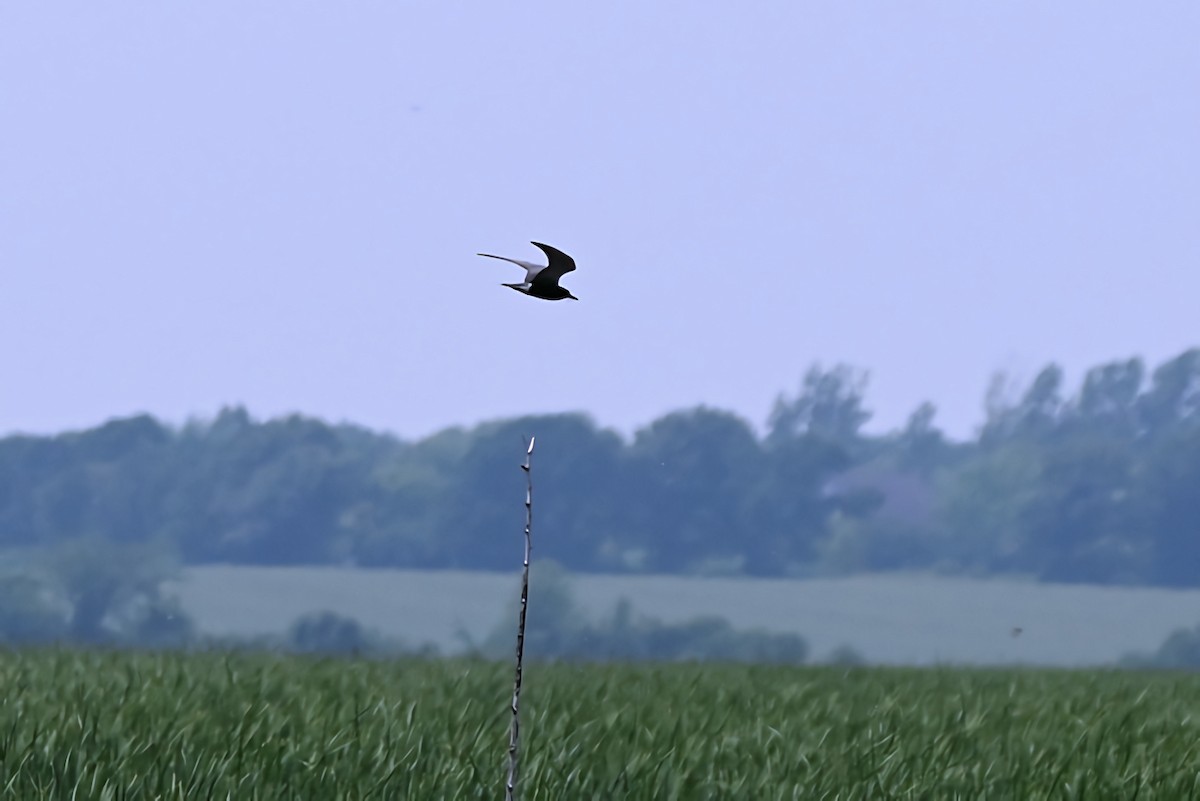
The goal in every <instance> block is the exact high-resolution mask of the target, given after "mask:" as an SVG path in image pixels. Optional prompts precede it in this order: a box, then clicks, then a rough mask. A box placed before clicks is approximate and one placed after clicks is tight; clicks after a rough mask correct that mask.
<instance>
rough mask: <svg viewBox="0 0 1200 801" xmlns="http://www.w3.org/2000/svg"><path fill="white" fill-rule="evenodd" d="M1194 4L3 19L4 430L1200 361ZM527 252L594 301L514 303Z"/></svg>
mask: <svg viewBox="0 0 1200 801" xmlns="http://www.w3.org/2000/svg"><path fill="white" fill-rule="evenodd" d="M1198 41H1200V4H1197V3H1194V2H1178V3H1139V4H1130V3H1107V2H1056V3H1045V2H1005V3H966V2H942V3H928V2H905V3H862V2H836V3H834V2H829V3H819V4H818V3H801V2H783V1H780V2H771V3H737V4H735V3H723V2H722V3H714V2H687V3H683V2H673V3H666V2H664V3H644V2H618V3H605V4H592V5H589V6H586V7H585V6H582V5H580V4H570V3H561V2H527V3H522V4H490V3H489V4H485V3H433V2H428V3H400V2H356V3H353V4H343V3H315V2H303V3H292V2H289V3H283V2H275V3H247V2H226V1H225V0H219V1H218V0H206V2H204V3H192V4H186V5H185V4H178V3H173V4H167V3H94V2H86V3H84V2H69V3H6V4H4V5H3V6H0V339H2V341H3V343H4V345H3V348H0V376H2V377H3V378H2V379H0V380H2V382H3V383H2V384H0V432H9V431H16V430H22V431H36V432H46V431H56V430H61V429H63V428H68V427H80V426H86V425H92V424H95V423H98V422H100V421H102V420H104V419H106V418H108V417H111V416H114V415H126V414H130V413H134V412H138V411H148V412H152V413H154V414H156V415H159V416H162V417H164V418H166V419H168V420H171V421H175V422H180V421H183V420H184V419H186V418H187V417H188V416H190V415H200V416H209V415H211V414H213V413H214V412H215V411H216V410H217V409H218V408H219V407H220V406H221V405H222V404H232V403H244V404H246V405H247V406H248V407H249V408H250V410H251V411H252V412H253V413H254V414H256V415H260V416H271V415H276V414H280V413H285V412H289V411H301V412H304V413H307V414H313V415H318V416H321V417H325V418H327V419H331V420H351V421H354V422H358V423H362V424H365V425H368V426H371V427H375V428H382V429H387V430H391V431H394V432H397V433H399V434H401V435H404V436H419V435H423V434H426V433H429V432H432V431H434V430H436V429H438V428H440V427H442V426H445V425H449V424H453V423H472V422H476V421H479V420H483V419H489V418H494V417H498V416H507V415H513V414H518V413H522V412H527V411H528V412H534V411H536V412H542V411H563V410H576V409H581V410H587V411H589V412H591V413H592V414H593V415H594V416H595V417H596V419H597V420H598V421H599V422H600V423H602V424H605V425H613V426H616V427H618V428H621V429H622V430H626V431H628V430H631V429H633V428H635V427H637V426H638V425H641V424H644V423H646V422H649V421H650V420H651V419H653V418H654V417H656V416H657V415H659V414H662V413H663V412H665V411H668V410H671V409H676V408H681V407H687V406H693V405H696V404H700V403H705V404H709V405H714V406H718V407H722V408H727V409H732V410H734V411H737V412H739V413H741V414H743V415H744V416H746V417H747V418H748V419H750V420H752V421H753V422H755V423H756V424H761V423H762V421H763V419H764V418H765V416H766V413H767V411H768V410H769V407H770V405H771V402H772V400H773V398H774V397H775V396H776V395H777V394H778V393H779V392H780V391H782V390H791V389H793V388H794V387H795V386H796V384H797V382H798V380H799V377H800V375H801V373H802V372H803V370H804V369H805V368H806V366H807V365H809V364H810V363H811V362H814V361H817V360H820V361H822V362H824V363H826V364H830V363H833V362H837V361H846V362H849V363H852V364H854V365H857V366H860V367H864V368H867V369H869V370H870V372H871V375H872V380H871V388H870V391H869V398H868V400H869V405H870V406H871V407H872V408H874V409H875V410H876V412H877V419H876V421H875V423H873V427H874V428H875V429H877V430H878V429H880V428H887V427H891V426H895V425H899V424H900V423H901V422H902V421H903V419H904V418H905V417H906V415H907V414H908V412H909V411H911V409H912V408H913V407H915V406H916V405H917V404H918V403H919V402H921V401H922V400H925V399H930V400H933V401H934V402H935V403H936V404H937V405H938V406H939V409H940V419H941V421H942V423H943V424H944V425H945V426H947V427H948V428H949V429H950V430H951V431H952V432H955V433H956V434H960V435H961V434H965V433H967V432H969V431H970V430H971V428H972V427H973V426H974V425H976V424H977V423H978V422H979V421H980V419H981V409H982V397H983V392H984V389H985V387H986V384H987V380H988V376H989V375H990V374H991V373H992V372H993V371H995V370H997V369H1007V370H1012V371H1015V372H1016V373H1017V374H1018V375H1021V376H1025V377H1029V376H1031V375H1032V374H1033V372H1035V371H1036V370H1037V369H1038V368H1039V367H1040V366H1041V365H1043V364H1044V363H1045V362H1047V361H1050V360H1055V361H1058V362H1060V363H1062V364H1063V365H1064V366H1065V367H1066V368H1067V371H1068V377H1069V380H1070V381H1071V382H1072V384H1074V382H1075V381H1077V380H1078V378H1079V375H1080V372H1081V371H1082V369H1084V368H1086V367H1088V366H1091V365H1093V364H1095V363H1097V362H1100V361H1103V360H1108V359H1112V358H1118V357H1126V356H1129V355H1134V354H1137V355H1142V356H1144V357H1147V358H1148V359H1149V360H1150V361H1151V362H1157V361H1160V360H1162V359H1163V358H1166V357H1168V356H1172V355H1174V354H1176V353H1178V352H1179V351H1181V350H1183V349H1184V348H1186V347H1189V346H1192V345H1197V344H1200V313H1198V310H1200V145H1198V144H1197V143H1200V55H1198V50H1197V42H1198ZM531 239H536V240H539V241H544V242H549V243H551V244H554V245H557V246H558V247H560V248H562V249H563V250H565V251H567V252H568V253H571V254H572V255H574V256H575V258H576V260H577V261H578V263H579V270H578V271H577V272H576V273H573V274H572V275H570V276H568V279H569V280H565V281H564V284H565V285H566V286H568V287H569V288H570V289H571V290H572V291H573V292H574V293H575V294H576V295H578V296H580V298H582V300H581V301H580V302H578V303H572V302H564V303H557V304H551V303H545V302H541V301H536V300H531V299H529V298H526V297H522V296H520V295H518V294H517V293H515V292H512V291H510V290H508V289H504V288H503V287H501V286H500V285H499V284H500V282H502V281H513V280H517V279H518V278H519V277H520V273H519V271H518V270H517V268H515V267H511V266H510V265H505V264H503V263H502V262H495V261H491V260H486V259H480V258H477V257H476V256H475V255H474V254H475V253H476V252H477V251H486V252H491V253H499V254H502V255H509V256H514V257H517V258H531V257H535V256H537V255H538V254H537V252H536V251H535V250H534V249H533V248H532V247H531V246H530V245H528V241H529V240H531Z"/></svg>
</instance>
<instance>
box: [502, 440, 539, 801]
mask: <svg viewBox="0 0 1200 801" xmlns="http://www.w3.org/2000/svg"><path fill="white" fill-rule="evenodd" d="M533 441H534V438H533V437H530V438H529V447H528V448H526V449H525V463H524V464H522V465H521V469H522V470H524V471H525V561H524V562H523V567H524V569H523V570H522V572H521V611H520V613H519V616H518V618H517V673H516V677H515V678H514V679H513V697H512V728H511V729H510V730H509V733H508V782H507V783H506V784H505V786H504V799H505V801H515V800H516V797H517V772H518V771H517V769H518V762H519V756H520V753H519V751H520V745H521V713H520V708H521V672H522V670H523V668H524V661H525V610H526V608H527V607H528V606H529V552H530V551H532V550H533V536H532V532H533V472H532V471H531V470H530V467H531V464H530V459H531V457H532V456H533Z"/></svg>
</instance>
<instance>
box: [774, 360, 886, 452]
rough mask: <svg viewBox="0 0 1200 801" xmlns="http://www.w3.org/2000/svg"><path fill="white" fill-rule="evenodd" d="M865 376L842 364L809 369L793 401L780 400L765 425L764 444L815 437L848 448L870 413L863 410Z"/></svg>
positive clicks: (787, 399)
mask: <svg viewBox="0 0 1200 801" xmlns="http://www.w3.org/2000/svg"><path fill="white" fill-rule="evenodd" d="M867 380H868V375H867V373H866V371H863V370H856V369H854V368H852V367H850V366H848V365H845V364H838V365H835V366H834V367H832V368H830V369H828V370H825V369H823V368H822V367H821V366H820V365H819V364H817V365H813V366H812V367H810V368H809V369H808V371H807V372H806V373H805V374H804V379H803V381H802V382H801V385H800V391H799V393H797V395H796V396H795V397H794V398H790V399H789V398H786V397H785V396H782V395H781V396H780V397H779V398H778V399H776V401H775V406H774V408H773V409H772V410H771V415H770V418H769V419H768V421H767V428H768V431H769V433H768V440H769V441H770V442H771V443H772V444H776V443H778V442H780V441H782V440H788V439H794V438H797V437H805V436H817V437H822V438H825V439H829V440H832V441H834V442H837V443H840V444H842V445H848V444H851V443H853V442H855V441H856V440H857V439H858V436H859V431H860V430H861V429H862V426H863V424H864V423H866V422H867V421H868V420H870V419H871V413H870V412H869V411H867V410H866V409H865V408H864V407H863V394H864V392H865V391H866V387H867Z"/></svg>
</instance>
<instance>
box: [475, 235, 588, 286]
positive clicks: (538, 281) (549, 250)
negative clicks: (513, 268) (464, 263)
mask: <svg viewBox="0 0 1200 801" xmlns="http://www.w3.org/2000/svg"><path fill="white" fill-rule="evenodd" d="M531 244H533V245H535V246H537V247H538V248H541V250H542V252H543V253H545V254H546V259H547V260H548V263H547V264H546V265H545V266H543V265H541V264H532V263H530V262H527V261H520V260H519V259H510V258H508V257H507V256H493V255H492V254H490V253H480V254H479V255H480V256H487V257H488V258H489V259H500V260H501V261H507V262H512V263H513V264H516V265H518V266H519V267H524V268H525V280H524V281H522V282H521V283H516V284H504V286H506V287H509V288H510V289H515V290H517V291H518V292H520V293H521V294H523V295H529V296H530V297H532V298H541V299H542V300H566V299H567V298H570V299H571V300H579V298H577V297H575V296H574V295H572V294H571V293H570V292H568V291H567V290H566V289H565V288H563V287H561V286H559V285H558V281H559V279H561V278H562V277H563V276H564V275H566V274H567V273H569V272H571V271H572V270H574V269H575V260H574V259H572V258H571V257H570V256H568V255H567V254H566V253H563V252H562V251H561V250H559V249H558V248H556V247H552V246H550V245H544V244H542V243H541V242H532V243H531Z"/></svg>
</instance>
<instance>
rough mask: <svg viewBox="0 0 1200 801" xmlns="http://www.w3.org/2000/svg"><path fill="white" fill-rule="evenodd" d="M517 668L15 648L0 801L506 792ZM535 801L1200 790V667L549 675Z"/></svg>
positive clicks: (544, 674) (2, 731) (707, 669)
mask: <svg viewBox="0 0 1200 801" xmlns="http://www.w3.org/2000/svg"><path fill="white" fill-rule="evenodd" d="M511 678H512V677H511V667H510V666H509V665H507V664H493V663H486V662H467V661H406V662H362V661H359V662H355V661H341V660H309V659H303V658H294V657H276V656H268V655H219V654H204V655H181V654H126V653H101V652H73V651H44V652H27V653H6V654H0V686H2V692H3V698H2V701H0V770H2V775H0V781H2V784H0V788H2V789H0V797H3V798H13V799H61V798H76V799H206V798H220V799H239V801H240V800H242V799H299V798H304V799H358V798H364V799H365V798H380V799H382V798H411V799H497V798H502V797H503V790H502V786H503V779H504V768H505V765H506V746H507V726H508V719H509V714H508V709H507V703H508V700H509V694H510V692H511ZM526 689H527V694H526V695H524V696H523V710H522V711H523V723H524V728H523V748H524V751H523V753H524V759H523V761H522V779H521V782H522V784H521V786H522V789H523V793H522V797H523V798H525V799H544V800H545V801H563V799H593V798H594V799H606V800H607V799H621V798H629V799H687V801H693V800H695V799H717V798H730V799H793V798H794V799H818V798H824V799H859V798H912V799H950V798H957V799H985V798H986V799H1030V800H1036V799H1069V798H1077V799H1096V798H1106V799H1107V798H1135V797H1136V798H1143V799H1147V798H1172V799H1174V798H1179V799H1188V798H1200V678H1198V677H1195V676H1188V675H1170V674H1141V673H1116V672H1102V671H1094V672H1083V671H1079V672H1068V671H1032V670H1030V671H1013V670H995V671H991V670H951V669H929V670H897V669H857V670H853V671H850V672H844V671H842V670H838V669H833V668H758V667H741V666H736V667H735V666H714V665H673V666H653V667H647V666H602V665H592V666H571V665H536V664H535V665H532V666H529V669H528V671H527V673H526Z"/></svg>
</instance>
